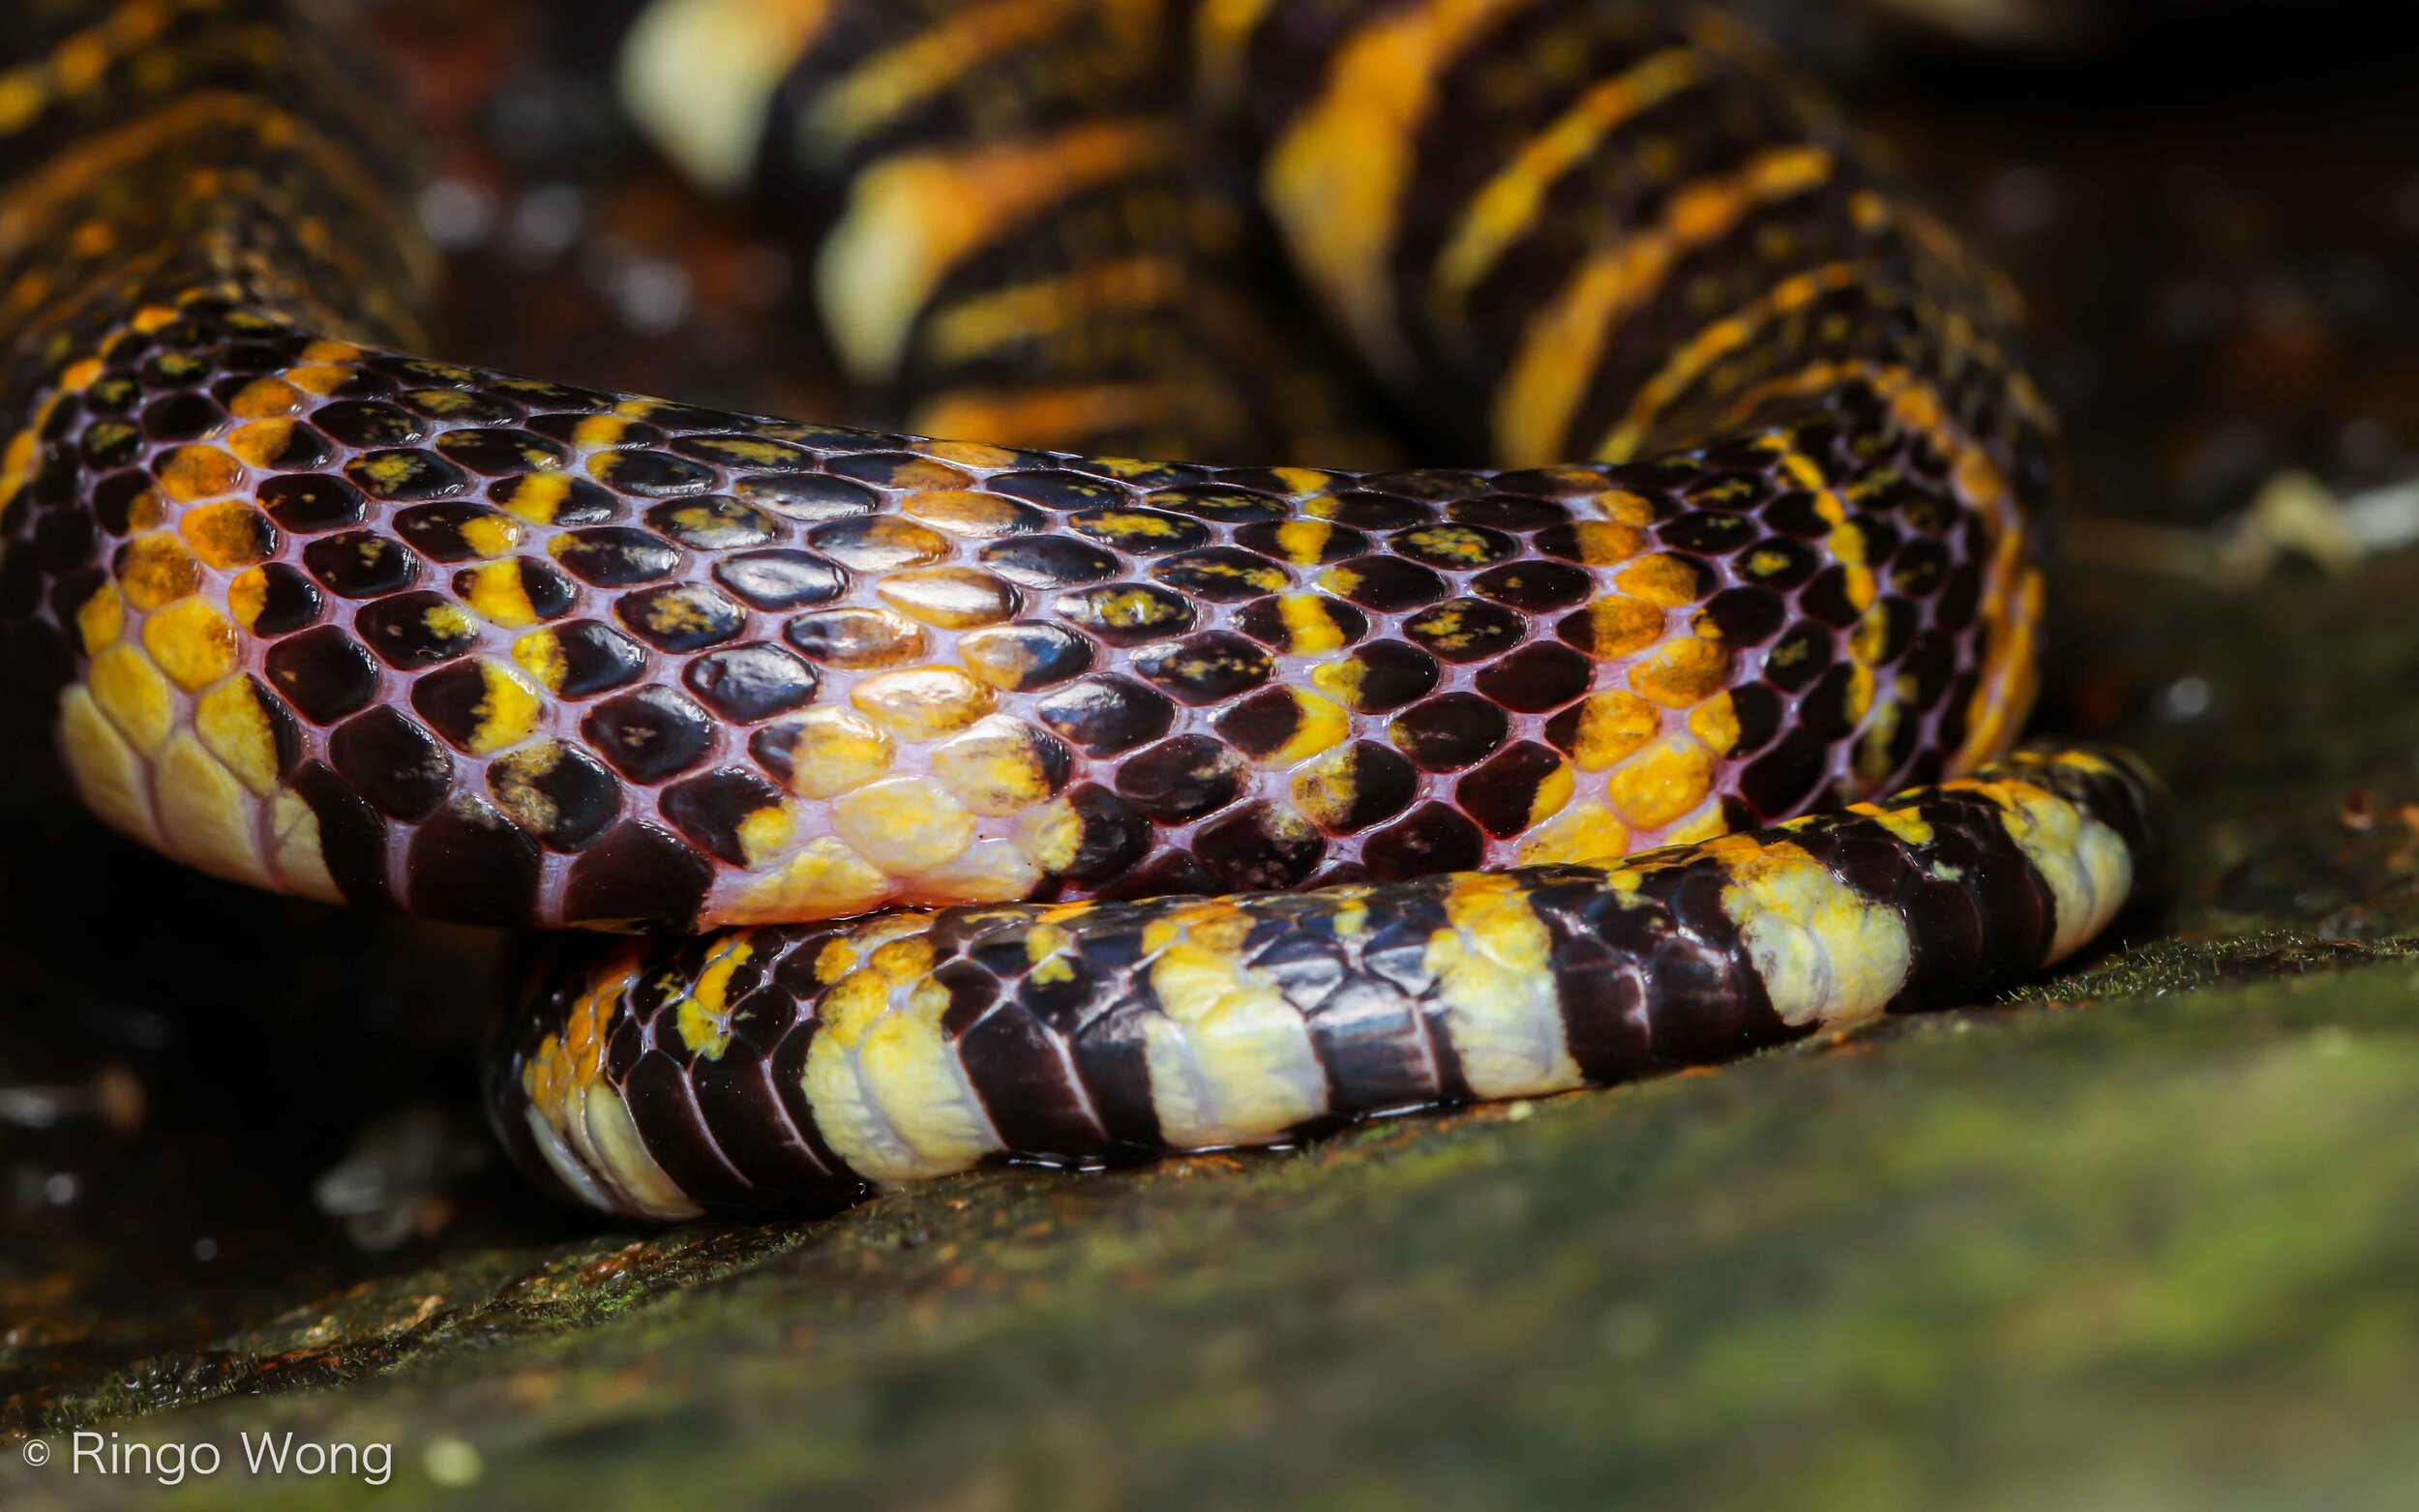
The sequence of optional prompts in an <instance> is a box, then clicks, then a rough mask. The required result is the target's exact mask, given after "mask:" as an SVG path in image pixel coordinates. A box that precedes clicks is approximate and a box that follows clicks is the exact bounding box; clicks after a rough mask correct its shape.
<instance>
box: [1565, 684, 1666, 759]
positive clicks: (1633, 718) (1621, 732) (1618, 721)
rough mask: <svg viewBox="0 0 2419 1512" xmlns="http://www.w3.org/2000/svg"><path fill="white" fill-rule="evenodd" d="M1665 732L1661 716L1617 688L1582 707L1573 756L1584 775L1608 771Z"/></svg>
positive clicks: (1594, 696) (1634, 696)
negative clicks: (1585, 773) (1584, 772)
mask: <svg viewBox="0 0 2419 1512" xmlns="http://www.w3.org/2000/svg"><path fill="white" fill-rule="evenodd" d="M1662 728H1663V716H1662V714H1661V713H1660V712H1659V711H1657V709H1656V708H1655V706H1654V705H1653V704H1651V703H1648V702H1647V701H1646V700H1645V699H1644V698H1641V697H1638V696H1637V695H1636V694H1634V693H1628V692H1626V691H1624V690H1622V689H1618V688H1615V689H1611V690H1609V691H1607V692H1604V693H1596V694H1590V695H1589V696H1588V699H1587V701H1586V702H1585V703H1582V704H1581V705H1579V738H1578V741H1577V749H1576V750H1575V751H1573V752H1572V753H1571V756H1572V758H1573V759H1574V760H1576V761H1577V762H1578V763H1579V768H1580V770H1582V771H1586V772H1601V771H1605V770H1607V769H1608V768H1610V767H1612V766H1613V765H1615V764H1616V763H1618V762H1619V761H1621V760H1622V759H1623V758H1624V757H1626V756H1629V755H1630V754H1631V753H1633V752H1635V751H1637V750H1638V749H1639V748H1640V747H1642V746H1644V745H1645V744H1646V743H1647V742H1648V741H1650V740H1653V739H1654V738H1655V737H1656V736H1657V735H1658V734H1660V733H1661V732H1662Z"/></svg>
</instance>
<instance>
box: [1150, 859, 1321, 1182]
mask: <svg viewBox="0 0 2419 1512" xmlns="http://www.w3.org/2000/svg"><path fill="white" fill-rule="evenodd" d="M1250 932H1251V919H1250V917H1249V916H1248V915H1247V914H1244V913H1242V912H1241V911H1239V910H1237V909H1232V908H1221V907H1218V906H1217V905H1210V906H1209V907H1207V908H1204V909H1200V910H1194V911H1193V916H1192V917H1191V918H1190V919H1188V920H1187V922H1186V923H1185V924H1184V925H1183V927H1182V929H1181V932H1180V934H1179V935H1178V937H1176V938H1175V939H1173V940H1171V941H1169V942H1168V943H1166V944H1165V945H1164V946H1163V947H1162V948H1160V949H1159V951H1158V953H1157V955H1156V956H1155V957H1154V958H1153V959H1152V961H1151V963H1150V987H1151V993H1152V995H1153V996H1154V997H1155V998H1156V999H1157V1001H1158V1006H1159V1012H1158V1014H1157V1015H1156V1016H1154V1017H1151V1018H1148V1019H1146V1020H1145V1021H1144V1026H1143V1033H1144V1041H1143V1046H1144V1056H1145V1059H1146V1061H1147V1063H1148V1064H1149V1066H1150V1102H1151V1108H1152V1111H1153V1112H1155V1113H1156V1114H1157V1115H1158V1120H1159V1132H1160V1135H1161V1137H1162V1138H1164V1139H1165V1140H1166V1141H1168V1142H1169V1143H1170V1144H1173V1145H1175V1146H1177V1147H1179V1148H1202V1147H1205V1146H1209V1145H1218V1144H1257V1143H1263V1142H1266V1141H1269V1140H1272V1139H1275V1138H1277V1137H1279V1136H1281V1135H1283V1134H1285V1133H1286V1132H1287V1131H1289V1130H1291V1129H1294V1128H1296V1127H1298V1126H1299V1125H1300V1124H1302V1123H1304V1122H1306V1121H1307V1120H1309V1119H1312V1118H1316V1117H1319V1116H1320V1115H1322V1114H1324V1113H1325V1112H1327V1111H1328V1089H1327V1072H1326V1071H1325V1069H1324V1068H1323V1067H1322V1065H1321V1063H1320V1061H1319V1057H1318V1052H1317V1051H1316V1050H1315V1049H1314V1048H1313V1046H1312V1044H1311V1040H1310V1027H1309V1025H1308V1024H1307V1023H1304V1022H1303V1019H1302V1016H1301V1014H1300V1012H1299V1010H1297V1009H1296V1008H1295V1007H1294V1006H1293V1005H1292V1004H1291V1003H1289V1002H1287V1001H1286V999H1285V994H1284V993H1282V992H1280V991H1279V990H1278V989H1277V987H1276V984H1275V983H1274V982H1273V981H1271V980H1270V979H1269V976H1268V975H1267V974H1266V973H1264V972H1261V971H1257V970H1254V969H1253V968H1252V967H1250V966H1248V965H1246V964H1244V961H1243V955H1242V952H1243V944H1244V940H1245V938H1246V936H1248V934H1250Z"/></svg>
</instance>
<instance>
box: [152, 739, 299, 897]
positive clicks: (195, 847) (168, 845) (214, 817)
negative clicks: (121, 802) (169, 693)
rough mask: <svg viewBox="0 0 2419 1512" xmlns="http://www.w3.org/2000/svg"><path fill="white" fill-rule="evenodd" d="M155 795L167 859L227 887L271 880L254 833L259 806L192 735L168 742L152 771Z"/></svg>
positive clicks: (161, 836) (232, 774)
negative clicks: (220, 878)
mask: <svg viewBox="0 0 2419 1512" xmlns="http://www.w3.org/2000/svg"><path fill="white" fill-rule="evenodd" d="M152 790H153V794H154V796H155V798H156V800H157V802H158V805H159V810H158V812H159V815H160V838H161V843H162V845H164V848H165V849H166V850H167V852H168V854H170V855H172V856H174V857H176V858H177V859H178V860H179V861H182V862H184V863H185V864H186V865H188V866H193V867H198V868H200V869H201V870H202V871H204V872H207V873H209V874H210V875H213V876H223V877H225V878H226V879H227V880H229V881H234V882H251V883H254V884H255V885H258V884H264V883H267V882H269V881H270V880H271V878H270V876H269V875H268V871H267V869H266V868H265V867H263V866H262V864H261V859H260V843H259V840H258V838H257V837H256V836H255V835H254V830H253V824H254V817H255V816H256V815H257V814H258V813H259V808H258V804H257V801H256V800H255V799H254V797H253V796H252V795H251V794H250V793H248V792H246V791H245V790H244V785H243V784H242V783H240V782H238V781H236V778H235V774H234V773H232V772H229V771H228V770H227V769H226V768H225V767H224V766H222V765H220V764H219V762H218V760H217V758H216V757H214V756H211V755H210V753H209V752H208V751H207V750H206V749H204V748H203V746H202V744H201V742H200V741H199V740H198V739H196V738H194V735H193V734H191V733H189V732H185V731H179V732H178V733H176V734H175V735H173V736H171V737H170V738H169V740H168V743H167V747H166V749H165V750H164V751H163V752H162V753H161V755H160V757H159V760H158V761H157V762H156V763H155V765H154V767H153V770H152Z"/></svg>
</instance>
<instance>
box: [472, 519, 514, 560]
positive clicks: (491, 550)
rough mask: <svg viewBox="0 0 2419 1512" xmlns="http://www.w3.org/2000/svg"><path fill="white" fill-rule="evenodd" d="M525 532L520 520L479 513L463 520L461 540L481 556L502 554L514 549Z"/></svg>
mask: <svg viewBox="0 0 2419 1512" xmlns="http://www.w3.org/2000/svg"><path fill="white" fill-rule="evenodd" d="M526 533H527V532H526V531H525V530H524V528H523V525H522V522H521V521H520V520H518V519H512V518H511V517H510V516H506V515H480V516H478V517H476V518H474V519H468V520H465V521H463V527H462V538H463V542H464V543H465V544H466V545H468V546H469V548H470V549H471V550H473V551H475V552H477V553H478V554H479V555H481V556H483V557H493V556H502V555H504V554H505V553H506V552H509V551H511V550H513V549H515V548H518V547H519V546H520V545H521V539H522V537H523V535H524V534H526Z"/></svg>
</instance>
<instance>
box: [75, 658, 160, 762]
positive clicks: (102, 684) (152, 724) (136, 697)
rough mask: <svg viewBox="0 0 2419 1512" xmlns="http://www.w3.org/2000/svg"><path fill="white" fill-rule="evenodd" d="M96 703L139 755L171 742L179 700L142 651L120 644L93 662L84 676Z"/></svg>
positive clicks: (158, 669) (148, 753)
mask: <svg viewBox="0 0 2419 1512" xmlns="http://www.w3.org/2000/svg"><path fill="white" fill-rule="evenodd" d="M84 682H85V685H86V686H87V687H89V688H91V689H92V697H93V701H94V702H95V703H96V704H98V705H99V706H100V708H101V712H102V713H104V714H106V715H107V716H108V717H109V723H110V724H112V725H114V726H117V728H118V732H119V733H120V734H122V735H124V736H125V737H126V738H127V740H128V741H129V742H131V743H132V744H133V745H134V749H135V750H136V751H139V752H141V753H142V754H143V755H145V756H150V755H152V754H153V753H155V752H157V751H158V750H159V749H160V746H161V743H162V742H163V741H164V740H166V739H167V738H168V726H169V725H170V724H171V723H173V722H174V720H175V717H176V696H175V694H174V693H172V692H170V691H169V688H168V680H167V679H166V678H164V677H163V676H161V675H160V668H158V667H154V666H153V665H152V664H151V659H150V658H149V657H147V656H145V655H143V653H142V650H141V648H140V647H138V646H135V645H134V644H132V643H129V642H125V641H121V642H119V643H118V644H116V645H113V646H111V647H109V648H108V649H107V650H105V651H103V652H102V653H101V654H100V655H99V656H96V657H94V658H93V659H92V667H91V669H90V670H88V671H87V672H86V673H85V674H84Z"/></svg>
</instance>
